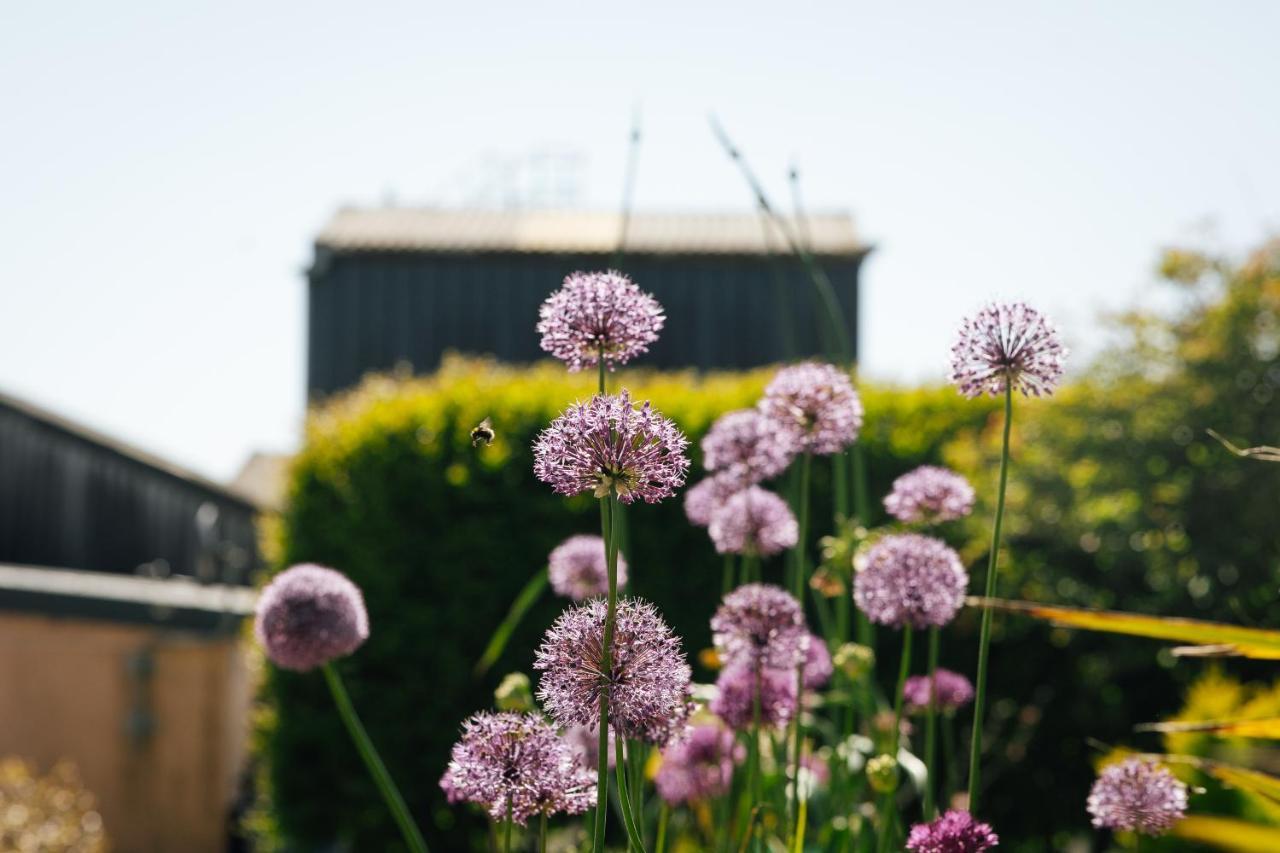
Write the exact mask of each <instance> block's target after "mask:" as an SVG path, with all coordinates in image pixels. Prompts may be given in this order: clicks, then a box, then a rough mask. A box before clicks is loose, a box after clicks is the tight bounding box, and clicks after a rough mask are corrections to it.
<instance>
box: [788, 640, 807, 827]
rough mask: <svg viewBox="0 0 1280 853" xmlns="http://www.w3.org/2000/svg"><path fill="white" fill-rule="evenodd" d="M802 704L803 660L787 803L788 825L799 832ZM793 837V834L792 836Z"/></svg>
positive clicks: (798, 670)
mask: <svg viewBox="0 0 1280 853" xmlns="http://www.w3.org/2000/svg"><path fill="white" fill-rule="evenodd" d="M803 706H804V661H801V662H800V663H798V664H796V712H795V715H794V716H792V718H791V801H790V802H789V803H788V804H787V817H788V825H789V826H794V827H795V828H796V829H795V831H796V832H797V833H798V832H800V831H801V830H800V827H799V820H800V712H801V710H802V709H803ZM792 837H793V838H794V836H792Z"/></svg>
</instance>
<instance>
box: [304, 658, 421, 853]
mask: <svg viewBox="0 0 1280 853" xmlns="http://www.w3.org/2000/svg"><path fill="white" fill-rule="evenodd" d="M321 669H322V670H323V672H324V678H325V681H326V682H328V684H329V692H330V693H332V694H333V702H334V704H335V705H337V706H338V716H340V717H342V722H343V723H344V724H345V725H346V727H347V734H349V735H351V740H352V741H353V742H354V743H355V745H356V751H357V752H359V753H360V757H361V758H362V759H364V764H365V767H367V768H368V769H369V775H371V776H373V781H374V783H375V784H376V785H377V786H378V790H379V791H380V792H381V793H382V799H383V800H385V801H386V803H387V807H388V808H389V809H391V816H392V817H393V818H395V821H396V825H397V826H399V827H400V834H401V835H403V836H404V841H405V844H407V845H409V850H411V851H413V853H427V843H426V842H425V841H423V840H422V833H421V832H420V831H419V830H418V825H417V824H416V823H414V822H413V817H412V816H411V815H410V814H409V807H408V806H406V805H405V802H404V797H402V796H401V795H400V789H399V788H397V787H396V783H395V782H394V781H392V779H391V774H390V773H388V772H387V766H386V765H385V764H383V763H382V758H381V757H379V755H378V750H377V749H376V748H374V745H373V741H371V740H370V739H369V733H368V732H366V731H365V728H364V724H363V723H361V722H360V716H359V715H358V714H356V709H355V706H353V705H352V704H351V696H350V695H349V694H348V693H347V688H346V687H345V686H344V685H343V683H342V678H341V676H339V675H338V671H337V670H336V669H334V668H333V664H331V663H326V664H325V665H324V666H323V667H321Z"/></svg>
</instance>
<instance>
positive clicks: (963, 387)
mask: <svg viewBox="0 0 1280 853" xmlns="http://www.w3.org/2000/svg"><path fill="white" fill-rule="evenodd" d="M1066 357H1067V348H1066V347H1064V346H1063V345H1062V341H1061V339H1060V338H1059V337H1058V331H1057V329H1055V328H1054V327H1053V324H1052V323H1050V322H1049V320H1048V318H1047V317H1045V316H1044V315H1043V314H1041V313H1040V312H1039V311H1036V310H1035V309H1034V308H1032V307H1030V306H1029V305H1026V304H1025V303H1022V302H1003V303H993V304H991V305H988V306H986V307H985V308H983V309H982V310H981V311H979V312H978V313H977V314H975V315H974V316H972V317H966V318H965V320H964V322H963V323H961V324H960V331H959V333H958V335H957V337H956V342H955V343H954V344H953V345H952V346H951V372H950V375H949V376H948V379H950V381H951V383H952V384H953V385H955V386H956V387H957V388H958V389H960V393H961V394H963V395H964V396H966V397H981V396H982V395H983V394H990V395H991V396H993V397H998V396H1000V395H1001V394H1003V393H1004V392H1005V389H1006V388H1007V387H1010V386H1012V388H1013V389H1014V390H1015V391H1021V392H1022V393H1023V395H1024V396H1035V397H1042V396H1048V395H1049V394H1052V393H1053V389H1054V387H1056V386H1057V384H1058V380H1060V379H1061V378H1062V364H1063V361H1065V360H1066Z"/></svg>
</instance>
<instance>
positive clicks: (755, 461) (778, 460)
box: [702, 409, 800, 487]
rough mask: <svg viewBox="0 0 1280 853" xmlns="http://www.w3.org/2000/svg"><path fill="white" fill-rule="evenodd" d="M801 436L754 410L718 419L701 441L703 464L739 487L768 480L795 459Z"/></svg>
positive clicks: (734, 413) (726, 415)
mask: <svg viewBox="0 0 1280 853" xmlns="http://www.w3.org/2000/svg"><path fill="white" fill-rule="evenodd" d="M799 439H800V436H799V434H798V433H797V432H796V430H795V429H794V428H786V427H785V426H783V427H780V426H779V424H778V423H777V422H776V421H773V420H771V419H770V418H766V417H765V416H764V415H762V414H760V412H759V411H758V410H756V409H742V410H739V411H736V412H729V413H728V414H725V415H721V416H720V418H719V419H718V420H717V421H716V422H715V423H714V424H712V425H711V429H710V430H708V431H707V434H706V435H705V436H704V437H703V439H702V464H703V465H704V466H705V467H706V469H707V470H708V471H713V472H718V473H720V474H721V475H722V476H723V477H725V478H726V479H727V480H729V481H731V482H733V483H736V484H737V485H738V486H739V487H741V486H752V485H755V484H756V483H759V482H761V481H763V480H771V479H773V478H774V477H776V476H778V475H779V474H781V473H782V472H783V471H785V470H787V466H788V465H790V464H791V460H792V459H793V458H795V455H796V448H797V447H798V445H799Z"/></svg>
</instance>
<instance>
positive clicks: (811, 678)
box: [804, 634, 835, 690]
mask: <svg viewBox="0 0 1280 853" xmlns="http://www.w3.org/2000/svg"><path fill="white" fill-rule="evenodd" d="M833 672H835V667H834V666H833V665H832V663H831V652H829V651H828V650H827V644H826V642H824V641H823V639H822V638H821V637H819V636H817V635H816V634H810V635H809V649H808V651H807V652H806V653H805V659H804V688H805V689H806V690H817V689H818V688H820V687H822V686H823V685H825V684H826V683H827V682H828V681H830V680H831V674H832V673H833Z"/></svg>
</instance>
